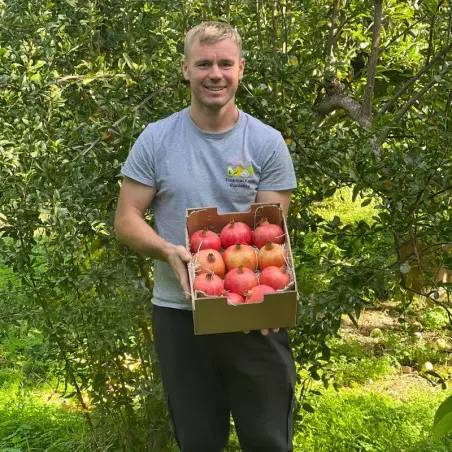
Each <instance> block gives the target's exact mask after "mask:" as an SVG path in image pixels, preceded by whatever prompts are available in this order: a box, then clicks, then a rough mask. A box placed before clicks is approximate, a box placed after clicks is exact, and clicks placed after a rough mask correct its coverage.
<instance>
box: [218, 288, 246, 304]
mask: <svg viewBox="0 0 452 452" xmlns="http://www.w3.org/2000/svg"><path fill="white" fill-rule="evenodd" d="M222 295H223V296H224V297H226V299H227V300H228V304H232V305H235V304H243V303H245V300H244V299H243V297H242V296H241V295H239V294H238V293H234V292H229V291H227V290H223V294H222Z"/></svg>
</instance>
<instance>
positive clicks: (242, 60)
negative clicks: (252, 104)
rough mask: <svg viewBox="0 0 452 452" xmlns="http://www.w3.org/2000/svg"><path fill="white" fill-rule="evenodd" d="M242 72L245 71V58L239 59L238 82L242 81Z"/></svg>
mask: <svg viewBox="0 0 452 452" xmlns="http://www.w3.org/2000/svg"><path fill="white" fill-rule="evenodd" d="M244 71H245V58H241V59H240V63H239V80H242V78H243V72H244Z"/></svg>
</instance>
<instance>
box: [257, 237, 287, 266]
mask: <svg viewBox="0 0 452 452" xmlns="http://www.w3.org/2000/svg"><path fill="white" fill-rule="evenodd" d="M257 263H258V265H259V268H260V269H261V270H263V269H264V268H265V267H269V266H270V265H273V266H275V267H282V266H283V265H285V263H286V260H285V255H284V248H283V247H282V246H281V245H280V244H279V243H273V242H267V243H266V244H265V245H264V246H263V247H262V248H261V249H260V250H259V252H258V253H257Z"/></svg>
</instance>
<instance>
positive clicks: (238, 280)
mask: <svg viewBox="0 0 452 452" xmlns="http://www.w3.org/2000/svg"><path fill="white" fill-rule="evenodd" d="M258 284H259V281H258V280H257V276H256V274H255V273H254V272H253V270H250V269H249V268H247V267H245V266H243V265H239V266H238V267H237V268H233V269H232V270H229V271H228V272H227V273H226V276H225V277H224V288H225V289H226V290H229V291H230V292H234V293H238V294H239V295H242V296H243V294H244V293H245V291H246V290H250V289H252V288H253V287H254V286H257V285H258Z"/></svg>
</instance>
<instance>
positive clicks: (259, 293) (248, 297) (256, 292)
mask: <svg viewBox="0 0 452 452" xmlns="http://www.w3.org/2000/svg"><path fill="white" fill-rule="evenodd" d="M274 291H275V289H273V287H270V286H267V285H265V284H259V285H258V286H255V287H253V288H252V289H250V290H247V291H246V292H245V303H260V302H261V301H264V295H265V294H266V293H272V292H274Z"/></svg>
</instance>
